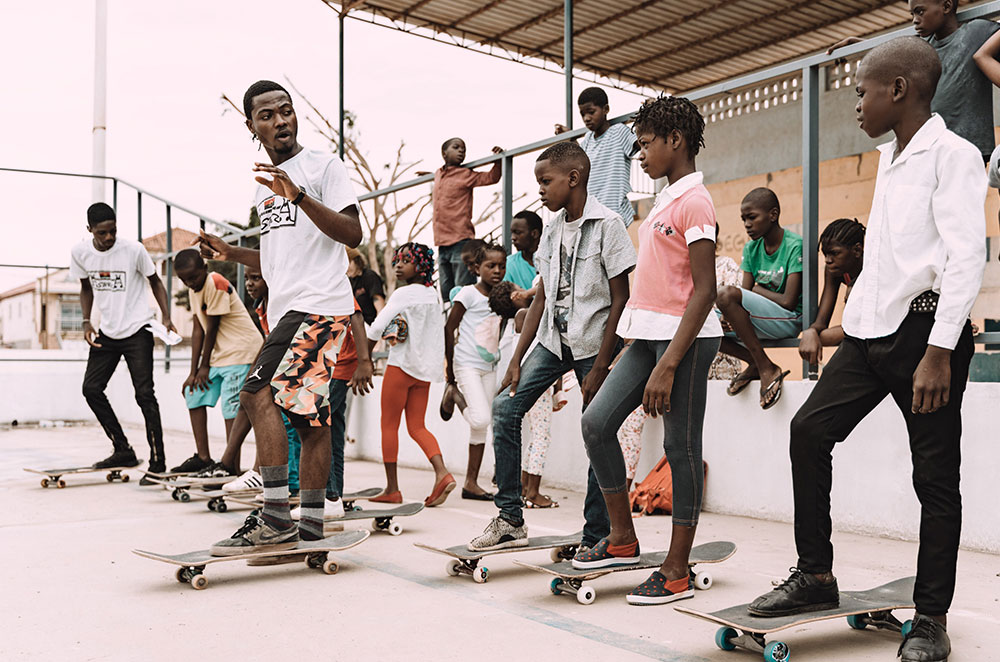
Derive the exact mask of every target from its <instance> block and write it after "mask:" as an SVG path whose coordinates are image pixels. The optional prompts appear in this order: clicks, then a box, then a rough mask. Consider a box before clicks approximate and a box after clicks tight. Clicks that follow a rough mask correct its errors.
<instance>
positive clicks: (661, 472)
mask: <svg viewBox="0 0 1000 662" xmlns="http://www.w3.org/2000/svg"><path fill="white" fill-rule="evenodd" d="M705 482H706V483H707V482H708V462H705ZM629 502H630V503H631V504H632V512H639V513H641V514H643V515H653V514H654V513H662V514H666V515H669V514H671V512H673V506H674V490H673V480H672V478H671V476H670V464H669V463H668V462H667V456H666V455H664V456H663V457H662V458H660V461H659V462H657V463H656V466H655V467H653V470H652V471H650V472H649V475H648V476H646V477H645V478H644V479H643V481H642V482H641V483H639V484H638V485H636V486H635V489H634V490H632V493H631V494H629Z"/></svg>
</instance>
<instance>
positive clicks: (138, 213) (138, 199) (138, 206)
mask: <svg viewBox="0 0 1000 662" xmlns="http://www.w3.org/2000/svg"><path fill="white" fill-rule="evenodd" d="M135 224H136V240H137V241H139V242H140V243H141V242H142V191H136V192H135Z"/></svg>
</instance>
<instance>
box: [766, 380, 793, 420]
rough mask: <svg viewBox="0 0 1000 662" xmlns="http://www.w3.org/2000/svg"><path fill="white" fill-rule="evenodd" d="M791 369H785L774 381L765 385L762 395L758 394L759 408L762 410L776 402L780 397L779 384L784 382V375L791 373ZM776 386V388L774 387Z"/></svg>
mask: <svg viewBox="0 0 1000 662" xmlns="http://www.w3.org/2000/svg"><path fill="white" fill-rule="evenodd" d="M791 372H792V371H791V370H786V371H784V372H783V373H781V374H780V375H778V376H777V377H775V379H774V381H773V382H771V383H770V384H768V385H767V388H766V389H765V390H764V393H763V395H761V396H760V408H761V409H763V410H765V411H766V410H768V409H770V408H771V407H773V406H774V405H776V404H778V400H780V399H781V386H782V384H784V383H785V377H787V376H788V375H790V374H791ZM775 387H777V388H775Z"/></svg>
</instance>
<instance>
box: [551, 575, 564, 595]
mask: <svg viewBox="0 0 1000 662" xmlns="http://www.w3.org/2000/svg"><path fill="white" fill-rule="evenodd" d="M549 590H550V591H552V595H559V594H560V593H562V580H561V579H559V578H558V577H556V578H555V579H553V580H552V581H551V582H549Z"/></svg>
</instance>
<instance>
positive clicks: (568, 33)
mask: <svg viewBox="0 0 1000 662" xmlns="http://www.w3.org/2000/svg"><path fill="white" fill-rule="evenodd" d="M563 75H564V76H565V77H566V128H567V129H572V128H573V0H564V2H563Z"/></svg>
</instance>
